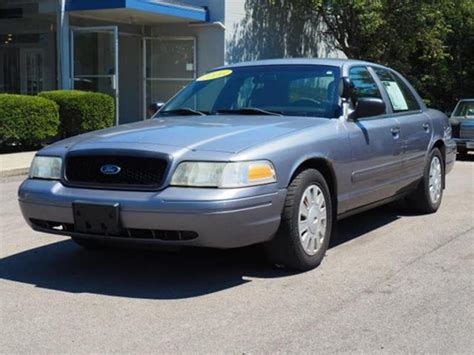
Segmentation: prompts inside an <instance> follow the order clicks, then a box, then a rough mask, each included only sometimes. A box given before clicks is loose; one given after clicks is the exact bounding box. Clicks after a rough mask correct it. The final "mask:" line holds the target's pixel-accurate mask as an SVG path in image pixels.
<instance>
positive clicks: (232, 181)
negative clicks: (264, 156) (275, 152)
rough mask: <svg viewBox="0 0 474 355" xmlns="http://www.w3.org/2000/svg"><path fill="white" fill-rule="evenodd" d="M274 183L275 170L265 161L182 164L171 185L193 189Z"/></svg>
mask: <svg viewBox="0 0 474 355" xmlns="http://www.w3.org/2000/svg"><path fill="white" fill-rule="evenodd" d="M272 182H276V175H275V169H274V168H273V165H272V163H270V162H269V161H266V160H261V161H246V162H235V163H221V162H183V163H181V164H179V165H178V168H177V169H176V171H175V172H174V174H173V178H172V179H171V185H174V186H195V187H221V188H232V187H245V186H255V185H263V184H269V183H272Z"/></svg>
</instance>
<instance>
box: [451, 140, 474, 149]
mask: <svg viewBox="0 0 474 355" xmlns="http://www.w3.org/2000/svg"><path fill="white" fill-rule="evenodd" d="M454 141H455V142H456V145H457V147H458V151H469V150H474V139H466V138H455V139H454Z"/></svg>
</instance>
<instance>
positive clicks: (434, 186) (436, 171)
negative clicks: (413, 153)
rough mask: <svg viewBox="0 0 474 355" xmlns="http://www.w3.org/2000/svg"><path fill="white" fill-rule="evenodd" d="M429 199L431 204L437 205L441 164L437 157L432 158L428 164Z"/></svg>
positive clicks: (439, 192) (439, 195)
mask: <svg viewBox="0 0 474 355" xmlns="http://www.w3.org/2000/svg"><path fill="white" fill-rule="evenodd" d="M429 187H430V198H431V202H432V203H437V202H438V200H439V199H440V197H441V189H442V180H441V162H440V160H439V158H438V157H433V159H432V160H431V164H430V179H429Z"/></svg>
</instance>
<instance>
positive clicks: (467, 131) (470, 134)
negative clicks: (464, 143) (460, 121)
mask: <svg viewBox="0 0 474 355" xmlns="http://www.w3.org/2000/svg"><path fill="white" fill-rule="evenodd" d="M459 138H463V139H474V126H467V127H466V126H464V125H463V126H461V129H460V130H459Z"/></svg>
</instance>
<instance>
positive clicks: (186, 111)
mask: <svg viewBox="0 0 474 355" xmlns="http://www.w3.org/2000/svg"><path fill="white" fill-rule="evenodd" d="M158 114H159V115H160V116H161V115H162V114H170V115H178V116H190V115H199V116H206V115H207V114H208V112H204V111H198V110H193V109H192V108H189V107H182V108H177V109H175V110H166V111H161V112H159V113H158Z"/></svg>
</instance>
